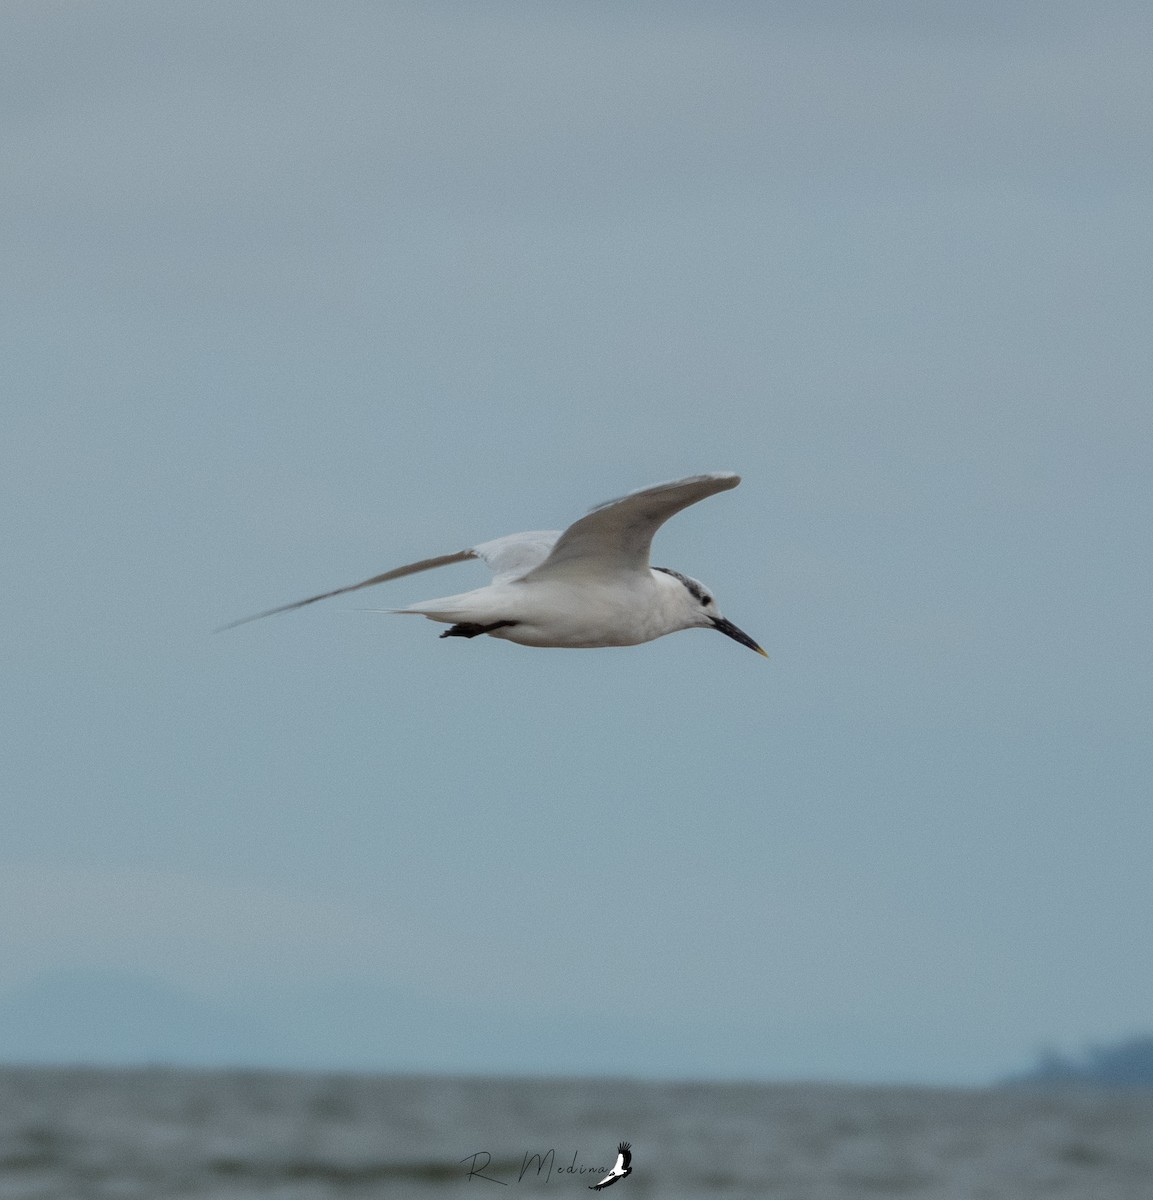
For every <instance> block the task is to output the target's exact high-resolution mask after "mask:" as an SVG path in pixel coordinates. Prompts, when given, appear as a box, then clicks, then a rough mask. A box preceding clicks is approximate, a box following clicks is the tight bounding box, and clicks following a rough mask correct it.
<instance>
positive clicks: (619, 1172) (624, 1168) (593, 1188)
mask: <svg viewBox="0 0 1153 1200" xmlns="http://www.w3.org/2000/svg"><path fill="white" fill-rule="evenodd" d="M631 1145H632V1143H631V1142H621V1144H620V1145H619V1146H618V1147H617V1161H616V1162H615V1163H614V1164H613V1169H612V1170H611V1171H610V1172H609V1173H608V1174H607V1175H606V1176H605V1177H604V1178H603V1179H602V1180H601V1181H600V1183H590V1184H589V1191H590V1192H599V1191H600V1190H601V1188H607V1187H608V1186H609V1184H612V1183H616V1181H617V1180H618V1179H624V1177H625V1176H626V1175H628V1174H630V1173H631V1172H632V1169H633V1168H632V1161H633V1155H632V1150H631V1149H630V1147H631Z"/></svg>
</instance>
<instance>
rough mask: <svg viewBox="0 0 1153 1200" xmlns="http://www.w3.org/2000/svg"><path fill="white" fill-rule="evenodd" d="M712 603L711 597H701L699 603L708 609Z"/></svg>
mask: <svg viewBox="0 0 1153 1200" xmlns="http://www.w3.org/2000/svg"><path fill="white" fill-rule="evenodd" d="M712 602H713V598H712V596H702V597H701V603H702V604H703V605H704V606H705V607H706V608H708V606H709V605H710V604H712Z"/></svg>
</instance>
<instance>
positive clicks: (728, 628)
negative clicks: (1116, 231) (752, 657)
mask: <svg viewBox="0 0 1153 1200" xmlns="http://www.w3.org/2000/svg"><path fill="white" fill-rule="evenodd" d="M713 628H714V629H719V630H720V631H721V633H723V634H725V635H726V636H727V637H731V638H732V639H733V641H734V642H740V643H741V645H742V646H748V648H749V649H750V650H755V651H756V652H757V653H758V654H765V652H764V651H763V650H762V649H761V648H760V646H758V645H757V643H756V642H754V641H753V639H752V638H751V637H749V635H748V634H747V633H745V631H744V630H743V629H738V628H737V627H736V626H735V625H734V624H733V623H732V621H726V620H725V618H724V617H714V618H713ZM765 657H766V658H768V657H769V656H768V655H767V654H765Z"/></svg>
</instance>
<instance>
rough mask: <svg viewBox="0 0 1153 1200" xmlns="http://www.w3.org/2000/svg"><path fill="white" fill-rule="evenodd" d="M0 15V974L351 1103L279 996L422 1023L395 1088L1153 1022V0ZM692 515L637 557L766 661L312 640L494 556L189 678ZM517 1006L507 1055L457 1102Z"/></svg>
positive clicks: (237, 7)
mask: <svg viewBox="0 0 1153 1200" xmlns="http://www.w3.org/2000/svg"><path fill="white" fill-rule="evenodd" d="M0 26H2V31H0V55H2V56H3V61H2V63H0V79H2V80H3V84H2V87H3V101H2V109H0V113H2V118H3V130H2V132H3V142H2V150H0V155H2V157H0V164H2V165H0V188H2V195H0V222H2V229H3V251H4V265H3V269H2V271H0V288H2V289H3V300H4V311H5V313H6V314H7V320H6V321H5V326H6V330H7V332H6V335H5V338H6V345H5V348H4V352H3V359H4V363H5V367H4V377H5V384H4V392H5V395H6V397H7V399H6V402H5V413H6V419H5V436H4V437H3V439H2V441H0V458H2V461H0V487H2V488H3V490H4V495H5V500H6V504H5V510H6V514H7V515H6V519H5V521H4V523H3V557H4V562H5V563H6V568H5V570H4V571H3V573H2V580H3V584H2V586H3V588H4V594H5V597H6V603H5V611H6V613H7V614H8V615H7V620H6V621H5V623H4V630H3V634H2V637H3V645H4V660H5V670H4V675H5V688H4V701H3V703H4V708H5V716H4V729H5V732H4V737H3V740H4V745H5V750H4V755H3V767H2V771H3V780H2V786H3V789H4V792H5V795H6V806H5V807H6V810H7V815H6V817H5V821H4V826H5V828H4V834H3V838H2V840H0V890H2V892H3V895H2V896H0V901H2V905H0V913H3V916H2V917H0V989H7V990H11V989H19V988H21V987H23V986H25V985H28V984H30V983H31V982H33V981H35V980H36V979H37V978H38V977H39V976H40V975H42V974H43V973H45V972H54V971H59V970H65V969H89V968H93V969H95V968H101V969H109V970H116V971H123V972H130V973H135V974H138V975H143V976H148V977H149V978H151V979H154V980H157V981H160V982H162V983H164V984H165V985H170V986H172V987H174V988H178V989H182V990H185V991H187V992H189V993H190V994H193V995H195V996H197V997H201V998H203V999H206V1000H209V1001H212V1002H213V1003H217V1004H223V1005H232V1006H235V1007H236V1008H237V1009H241V1008H244V1009H246V1011H247V1010H257V1011H261V1012H263V1013H264V1014H265V1015H267V1016H268V1018H269V1020H270V1021H272V1022H273V1023H277V1022H278V1023H279V1024H280V1025H281V1026H283V1027H284V1028H291V1029H294V1030H295V1033H294V1034H293V1038H294V1044H295V1045H296V1047H297V1048H298V1050H299V1052H300V1058H301V1060H302V1061H304V1060H308V1061H327V1060H332V1061H338V1060H339V1061H340V1062H342V1063H345V1062H350V1061H352V1062H361V1063H363V1064H364V1065H367V1066H389V1065H396V1064H397V1063H401V1059H400V1056H399V1055H394V1054H393V1053H392V1051H391V1050H390V1049H389V1048H388V1046H387V1045H384V1043H383V1042H382V1043H381V1044H382V1045H383V1046H384V1048H383V1049H382V1048H380V1046H376V1045H375V1044H374V1046H373V1048H371V1049H370V1048H368V1047H367V1046H366V1049H365V1052H364V1054H363V1056H362V1057H360V1058H358V1057H357V1050H356V1045H357V1043H356V1037H360V1036H361V1033H356V1034H355V1036H354V1034H353V1033H350V1035H349V1036H350V1038H351V1039H352V1041H351V1042H346V1043H344V1044H343V1045H342V1046H337V1047H335V1048H333V1046H332V1045H330V1043H326V1042H324V1034H323V1030H322V1027H323V1026H324V1025H325V1021H324V1019H323V1017H318V1016H317V1015H316V1014H317V1013H323V1012H325V1011H327V1010H325V1009H324V1006H323V1003H322V1002H321V1001H318V1000H316V999H315V998H316V996H318V995H322V994H323V995H328V996H329V997H333V996H337V995H340V996H342V997H343V999H344V1001H347V998H348V997H350V996H362V997H368V999H366V1000H364V1002H363V1004H362V1008H361V1011H360V1015H359V1016H358V1017H356V1018H355V1019H354V1018H352V1017H349V1018H347V1020H348V1028H349V1029H350V1030H354V1031H355V1030H361V1031H362V1030H363V1028H364V1023H365V1022H366V1021H368V1022H371V1019H372V1017H371V1014H372V1012H373V1011H374V1005H376V1004H377V1001H375V1000H373V999H372V997H380V996H385V995H387V996H389V997H391V998H392V999H393V1000H395V1002H396V1003H397V1004H403V1005H408V1006H409V1008H411V1009H414V1010H423V1011H426V1012H428V1013H432V1014H436V1017H435V1019H436V1020H440V1021H442V1022H444V1023H445V1043H444V1044H445V1045H446V1046H450V1045H451V1046H456V1047H461V1049H460V1052H459V1056H458V1057H457V1058H455V1059H454V1058H453V1057H452V1055H448V1058H447V1061H444V1062H435V1063H434V1062H431V1059H430V1060H429V1062H428V1063H425V1062H424V1061H423V1060H420V1058H419V1055H418V1056H417V1058H416V1059H415V1060H414V1061H413V1062H407V1061H405V1062H403V1063H401V1065H407V1066H412V1065H415V1066H417V1067H419V1066H421V1065H436V1066H448V1067H451V1066H453V1065H454V1063H455V1064H456V1065H464V1066H470V1067H471V1066H473V1065H477V1066H479V1067H484V1066H489V1067H492V1068H494V1069H503V1068H512V1067H515V1068H517V1069H536V1070H541V1071H548V1070H555V1069H566V1070H571V1069H582V1068H583V1069H587V1070H589V1071H599V1070H602V1069H605V1068H606V1066H608V1065H610V1064H612V1065H615V1066H616V1067H617V1068H618V1069H620V1070H624V1071H629V1070H638V1071H645V1072H648V1073H667V1074H680V1073H691V1074H699V1075H710V1074H730V1075H731V1074H748V1075H754V1076H809V1077H813V1076H820V1077H825V1078H844V1079H860V1078H868V1079H893V1078H902V1079H919V1080H927V1081H935V1082H943V1081H964V1082H971V1081H981V1080H984V1079H987V1078H989V1077H991V1076H994V1075H996V1074H998V1073H1001V1072H1004V1071H1006V1070H1008V1069H1011V1068H1013V1067H1016V1066H1020V1065H1021V1064H1022V1063H1024V1062H1026V1061H1028V1060H1029V1059H1030V1057H1031V1056H1032V1054H1033V1052H1034V1050H1035V1048H1036V1047H1037V1046H1038V1045H1039V1044H1040V1043H1042V1042H1046V1041H1048V1042H1055V1043H1058V1044H1061V1045H1065V1046H1074V1047H1075V1046H1077V1045H1079V1044H1080V1043H1081V1042H1083V1041H1085V1040H1107V1039H1109V1038H1111V1037H1114V1036H1121V1035H1124V1034H1128V1033H1131V1032H1133V1031H1135V1030H1139V1029H1147V1028H1149V1027H1150V1026H1151V1025H1153V961H1151V960H1150V956H1149V954H1148V927H1149V915H1150V908H1151V906H1153V873H1151V872H1150V870H1149V849H1150V840H1151V834H1153V830H1151V828H1150V825H1151V822H1150V816H1149V774H1150V772H1149V759H1150V755H1149V734H1150V683H1149V678H1150V674H1149V666H1150V650H1151V638H1150V622H1149V596H1150V591H1151V586H1150V585H1151V583H1153V580H1151V572H1150V553H1149V545H1150V528H1151V527H1153V512H1151V509H1153V504H1151V502H1150V496H1151V494H1153V492H1151V488H1150V482H1149V481H1150V473H1149V469H1150V424H1151V422H1150V376H1151V373H1150V367H1151V365H1153V364H1151V361H1150V360H1151V357H1153V355H1151V350H1150V347H1151V344H1153V339H1151V338H1150V329H1151V328H1153V303H1151V301H1153V289H1151V285H1150V272H1149V263H1150V253H1151V251H1153V234H1151V223H1150V220H1149V195H1150V185H1151V184H1153V154H1151V153H1150V147H1151V136H1153V120H1151V118H1153V76H1151V75H1150V72H1149V62H1150V57H1149V55H1150V50H1151V49H1153V17H1151V16H1150V13H1149V9H1148V7H1147V6H1146V5H1144V4H1125V3H1110V2H1106V3H1103V4H1097V5H1093V6H1092V7H1091V8H1087V7H1086V6H1083V5H1079V4H1072V3H1069V4H1066V3H1062V2H1050V0H1046V2H1045V3H1041V2H1039V0H1038V2H1036V3H1031V2H1022V3H1015V4H1010V5H1006V4H1002V3H997V4H967V5H963V6H961V5H955V4H941V3H925V2H919V3H908V4H900V3H876V4H872V3H865V4H861V3H856V2H852V3H850V2H845V3H837V2H834V0H830V2H828V3H824V4H812V3H806V4H799V3H798V4H774V3H758V4H742V3H725V2H724V0H721V2H717V0H709V2H707V3H706V2H704V0H701V2H700V3H662V4H645V3H637V4H630V5H627V6H622V5H616V4H608V3H587V4H586V3H581V4H571V3H570V4H548V3H545V4H506V3H494V4H485V5H476V4H466V3H459V4H457V3H451V2H445V3H417V2H414V3H384V4H382V3H352V2H346V3H336V4H300V3H286V2H278V3H242V4H236V3H232V2H231V0H230V2H228V3H210V2H205V3H195V4H191V3H175V4H165V5H155V4H151V3H138V4H127V3H118V2H110V3H103V4H100V5H87V4H80V3H40V2H37V3H9V4H6V5H5V6H4V8H3V11H2V13H0ZM707 470H735V471H739V472H741V473H742V474H743V475H744V477H745V482H744V484H743V485H742V487H741V488H739V489H738V490H737V491H735V492H732V493H728V494H725V495H723V496H720V497H716V498H714V499H711V500H709V501H708V502H706V503H704V504H701V505H700V506H699V507H697V508H695V509H693V510H691V511H690V512H688V513H686V514H684V515H683V516H681V517H678V518H677V520H676V521H675V522H673V523H672V524H670V525H669V526H668V527H667V528H666V529H665V530H664V531H662V533H661V535H660V537H659V539H658V544H657V549H656V554H655V561H656V562H658V563H660V564H662V565H670V566H674V567H677V568H679V569H681V570H684V571H687V572H689V573H691V574H693V575H696V576H699V577H700V578H702V579H704V580H706V581H707V582H708V584H709V586H710V588H712V589H715V592H716V594H717V596H718V598H719V601H720V604H721V607H722V610H723V611H724V612H725V613H726V615H728V616H729V617H731V618H732V619H733V620H734V621H735V622H736V623H737V624H738V625H740V626H741V627H742V628H745V629H747V630H748V631H749V632H750V633H751V634H752V635H753V636H754V637H756V638H757V639H758V640H759V641H760V642H761V643H762V644H763V645H764V646H765V647H766V649H767V650H768V651H769V653H770V655H771V656H772V658H771V661H769V662H767V663H766V662H765V661H763V660H762V659H759V658H757V657H756V656H755V655H752V654H750V653H748V651H746V650H743V649H741V648H740V647H738V646H736V645H735V644H733V643H732V642H730V641H728V640H726V639H723V638H718V637H711V636H706V635H705V634H697V633H686V634H680V635H677V636H675V637H671V638H667V639H664V640H662V641H660V642H657V643H654V644H651V645H648V646H643V647H636V648H632V649H628V650H616V651H598V652H580V653H575V652H573V653H569V652H560V651H535V650H528V649H524V648H521V647H517V646H512V645H508V644H502V643H497V642H494V641H492V640H491V639H482V640H478V641H473V642H465V641H447V642H442V641H439V640H438V639H437V636H436V635H437V633H438V629H437V627H435V626H433V625H431V624H428V623H426V622H418V621H414V620H404V621H398V620H393V619H391V618H388V617H385V616H379V615H374V614H368V613H363V612H353V611H349V610H350V609H353V608H358V607H363V606H365V605H370V606H371V605H377V606H380V607H386V606H389V605H393V604H403V603H408V602H410V601H413V600H417V599H421V598H423V597H425V596H431V595H440V594H444V593H446V592H450V591H455V590H462V589H464V588H466V587H468V586H471V585H472V584H473V583H474V582H477V581H479V580H480V579H482V578H483V574H482V573H481V572H480V571H479V569H474V568H471V567H468V566H462V567H457V568H453V569H450V570H446V571H444V572H441V573H440V574H439V575H438V576H436V577H433V576H426V577H423V578H417V579H414V580H405V581H400V582H398V583H396V584H394V585H390V586H388V587H387V588H383V589H380V590H379V591H378V592H375V593H371V592H370V593H365V594H364V597H363V599H362V598H361V597H353V598H350V599H349V600H348V601H336V602H333V603H332V604H329V605H318V606H316V607H315V608H313V609H310V610H307V611H305V612H301V613H295V614H289V615H286V616H283V617H280V618H277V619H275V620H270V621H267V622H263V623H261V624H259V625H254V626H250V627H245V628H243V629H238V630H234V631H232V632H230V633H229V634H227V635H221V636H216V637H214V636H212V635H211V634H210V632H209V631H210V630H211V629H212V628H213V627H214V626H215V625H217V624H219V623H221V622H223V621H226V620H229V619H232V618H234V617H238V616H242V615H244V614H246V613H248V612H251V611H254V610H258V609H261V608H264V607H267V606H270V605H274V604H278V603H283V602H286V601H289V600H292V599H295V598H297V597H299V596H303V595H307V594H310V593H312V592H316V591H319V590H323V589H325V588H328V587H334V586H338V585H340V584H343V583H348V582H352V581H354V580H356V579H359V578H362V577H364V576H366V575H368V574H371V573H375V572H377V571H379V570H383V569H386V568H388V567H390V566H393V565H396V564H399V563H403V562H406V561H409V560H411V559H415V558H419V557H423V556H426V555H428V554H436V553H444V552H450V551H453V550H457V549H459V548H461V547H463V546H466V545H469V544H472V543H474V542H476V541H480V540H484V539H487V538H491V537H494V536H498V535H500V534H504V533H508V532H512V531H514V530H519V529H532V528H542V527H543V528H549V527H558V526H563V525H564V524H566V523H568V522H569V521H570V520H572V519H574V518H575V517H576V516H578V515H580V513H581V512H583V511H584V510H585V509H586V508H587V507H588V506H589V505H591V504H593V503H596V502H598V501H601V500H604V499H606V498H609V497H611V496H615V495H619V494H620V493H621V492H622V491H625V490H627V489H629V488H631V487H635V486H641V485H644V484H647V483H652V482H655V481H658V480H662V479H668V478H674V477H677V476H679V475H684V474H689V473H695V472H699V471H707ZM610 965H611V969H610V970H608V971H606V967H609V966H610ZM302 996H311V997H313V999H312V1000H310V1001H307V1002H306V1001H305V1000H302V999H301V997H302ZM309 1004H311V1005H312V1008H309V1007H308V1006H309ZM318 1005H319V1007H317V1006H318ZM305 1010H307V1012H306V1013H305V1015H304V1016H301V1015H300V1013H301V1012H304V1011H305ZM307 1013H312V1015H311V1016H308V1015H307ZM366 1013H367V1014H369V1015H368V1016H366V1015H365V1014H366ZM478 1014H479V1015H478ZM485 1014H488V1015H487V1016H486V1015H485ZM493 1014H499V1020H500V1021H504V1022H506V1024H507V1027H508V1028H509V1029H510V1030H515V1029H516V1028H518V1027H520V1028H523V1029H526V1030H534V1031H537V1032H536V1033H534V1034H533V1038H534V1040H533V1041H532V1043H531V1048H530V1050H526V1048H525V1046H524V1045H522V1044H517V1043H516V1039H515V1033H509V1034H508V1035H507V1040H506V1041H504V1042H500V1043H499V1044H494V1045H493V1046H491V1047H489V1048H488V1049H486V1051H485V1053H484V1054H478V1056H477V1057H476V1061H475V1064H474V1060H473V1059H472V1058H470V1057H469V1055H468V1053H467V1052H466V1050H465V1049H463V1047H466V1046H468V1045H471V1044H473V1043H472V1042H471V1041H470V1037H471V1032H470V1031H471V1029H472V1027H473V1026H472V1025H470V1022H473V1023H474V1024H475V1025H476V1028H477V1029H478V1030H479V1029H481V1028H485V1027H488V1026H487V1024H486V1023H487V1022H489V1021H490V1019H491V1020H493V1021H496V1020H497V1017H494V1016H493ZM294 1020H295V1021H296V1022H297V1024H296V1025H293V1021H294ZM358 1020H359V1021H360V1022H361V1024H360V1025H357V1024H356V1022H357V1021H358ZM310 1022H311V1024H310ZM566 1022H568V1023H569V1024H568V1025H567V1026H566ZM329 1023H330V1024H331V1022H329ZM578 1025H579V1026H580V1028H581V1029H583V1030H586V1031H587V1030H589V1029H597V1030H603V1031H606V1033H605V1041H604V1045H605V1047H606V1049H605V1051H604V1053H603V1054H600V1055H598V1054H597V1052H596V1049H595V1047H596V1044H597V1042H596V1037H595V1036H593V1035H591V1034H590V1035H588V1037H587V1039H586V1042H581V1041H580V1037H578V1035H577V1034H575V1033H573V1034H572V1036H571V1037H569V1036H568V1035H566V1032H565V1030H566V1028H568V1029H570V1031H571V1030H572V1029H576V1027H577V1026H578ZM449 1026H451V1028H450V1027H449ZM654 1029H655V1030H666V1031H668V1036H667V1037H665V1038H664V1039H663V1040H661V1039H660V1038H656V1041H655V1042H654V1045H655V1046H656V1048H655V1049H654V1048H651V1047H649V1048H645V1047H646V1046H647V1043H645V1046H642V1043H643V1042H644V1041H645V1038H647V1037H649V1036H650V1035H652V1031H653V1030H654ZM630 1031H635V1034H636V1037H635V1039H634V1038H633V1037H632V1034H631V1033H630ZM581 1036H584V1035H581ZM614 1036H615V1037H616V1039H617V1040H616V1041H615V1042H613V1041H612V1040H611V1039H612V1037H614ZM654 1036H655V1035H654ZM574 1039H575V1040H574ZM586 1043H587V1044H586ZM326 1047H327V1048H326ZM453 1053H456V1052H455V1051H454V1052H453ZM485 1054H487V1057H485ZM390 1055H391V1057H390Z"/></svg>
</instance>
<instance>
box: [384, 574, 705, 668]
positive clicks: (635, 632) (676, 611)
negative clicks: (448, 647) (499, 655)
mask: <svg viewBox="0 0 1153 1200" xmlns="http://www.w3.org/2000/svg"><path fill="white" fill-rule="evenodd" d="M683 591H684V588H683V586H682V585H681V584H680V583H679V582H678V581H677V580H676V579H674V578H673V577H672V576H671V575H666V574H664V573H662V572H660V571H657V570H653V569H649V570H648V571H647V572H645V573H644V574H642V573H640V572H637V573H635V574H628V575H624V576H621V577H620V578H612V577H609V578H599V577H597V576H592V577H590V578H577V579H555V578H549V577H548V576H545V577H543V578H541V579H538V580H533V581H531V582H530V583H527V585H526V581H525V580H521V579H517V580H513V581H512V582H510V583H501V584H490V585H489V586H488V587H483V588H477V589H476V590H475V591H471V592H463V593H461V594H460V595H458V596H444V597H442V598H440V599H437V600H423V601H421V602H420V603H419V604H410V605H408V606H407V607H406V608H401V609H396V610H394V611H396V612H398V613H402V614H403V613H413V614H416V615H420V616H425V617H429V618H431V619H432V620H434V621H442V622H444V623H446V624H449V625H490V624H495V623H497V622H504V621H508V622H511V624H510V625H502V626H501V627H500V628H496V629H493V630H492V631H491V632H490V633H489V636H490V637H494V638H503V639H504V640H505V641H509V642H517V643H519V644H520V645H522V646H551V647H565V648H571V649H589V648H593V647H598V646H635V645H638V644H639V643H641V642H651V641H652V640H653V639H654V638H658V637H662V636H663V635H664V634H666V633H672V632H673V631H674V630H676V629H683V628H686V626H685V625H684V624H683V620H684V617H685V612H684V610H685V608H686V606H685V605H684V604H683V603H682V600H681V593H682V592H683Z"/></svg>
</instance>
